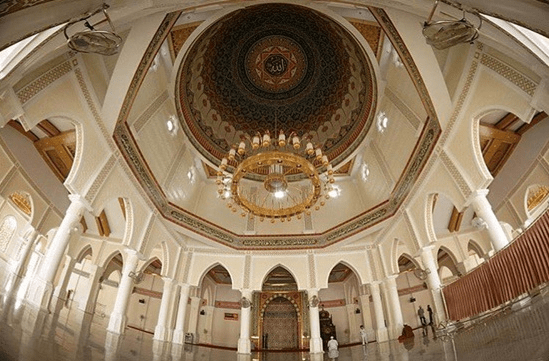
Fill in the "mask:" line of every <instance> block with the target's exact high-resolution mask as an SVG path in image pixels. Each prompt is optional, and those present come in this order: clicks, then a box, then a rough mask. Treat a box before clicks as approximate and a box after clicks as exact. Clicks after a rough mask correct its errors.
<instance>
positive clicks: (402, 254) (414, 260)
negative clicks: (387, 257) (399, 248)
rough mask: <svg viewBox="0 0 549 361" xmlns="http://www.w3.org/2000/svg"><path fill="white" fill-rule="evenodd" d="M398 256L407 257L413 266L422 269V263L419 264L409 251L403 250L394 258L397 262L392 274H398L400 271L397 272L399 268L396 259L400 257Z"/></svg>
mask: <svg viewBox="0 0 549 361" xmlns="http://www.w3.org/2000/svg"><path fill="white" fill-rule="evenodd" d="M400 257H404V258H406V259H408V260H409V261H410V262H412V263H413V264H414V266H415V267H416V268H417V269H424V268H423V267H422V264H420V263H419V262H418V260H416V259H415V258H414V257H412V256H410V254H409V253H406V252H403V253H400V254H399V255H398V257H397V258H396V262H397V264H396V272H395V273H394V274H399V273H400V272H399V269H398V260H399V259H400Z"/></svg>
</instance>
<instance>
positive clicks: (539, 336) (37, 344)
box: [0, 294, 549, 361]
mask: <svg viewBox="0 0 549 361" xmlns="http://www.w3.org/2000/svg"><path fill="white" fill-rule="evenodd" d="M106 324H107V319H106V318H102V317H100V316H95V317H94V318H92V317H90V316H89V315H86V314H84V313H83V312H81V311H78V310H76V309H71V308H67V307H64V305H63V304H61V303H58V304H57V307H56V309H55V311H54V312H52V313H45V312H37V311H36V310H35V309H33V308H31V307H29V306H26V305H25V304H24V302H22V301H21V300H17V299H15V298H13V297H8V296H7V295H5V294H4V295H1V296H0V361H4V360H6V361H8V360H23V361H50V360H52V361H53V360H55V361H62V360H107V361H114V360H155V361H156V360H172V361H176V360H184V361H218V360H220V361H233V360H234V361H255V360H257V361H259V360H261V361H304V360H308V361H323V360H329V358H328V354H323V355H310V354H308V353H299V352H293V353H278V352H271V353H268V352H262V353H253V354H252V355H237V354H236V352H235V351H230V350H220V349H216V348H208V347H200V346H192V345H184V346H181V345H172V344H169V343H160V342H156V341H153V340H152V335H150V334H147V333H143V332H141V331H137V330H133V329H127V331H126V334H125V335H124V336H116V335H113V334H110V333H108V332H106V330H105V329H106ZM337 360H338V361H364V360H368V361H373V360H384V361H415V360H425V361H429V360H433V361H477V360H478V361H519V360H520V361H522V360H529V361H530V360H532V361H537V360H539V361H547V360H549V296H542V295H540V296H536V297H535V298H533V299H532V301H531V302H528V303H526V304H523V305H521V306H520V307H514V309H513V310H511V309H508V310H505V311H502V312H500V313H498V314H497V315H494V316H492V317H490V318H486V319H484V320H482V321H481V322H478V323H477V324H476V325H474V326H472V327H468V328H467V329H461V330H458V331H457V332H455V333H452V334H449V335H442V336H439V337H436V335H435V334H434V332H433V330H432V329H426V330H416V331H415V338H414V339H413V341H411V342H407V343H399V342H396V341H391V342H385V343H381V344H376V343H370V344H369V345H368V346H366V347H364V346H352V347H344V348H341V349H340V352H339V357H338V358H337Z"/></svg>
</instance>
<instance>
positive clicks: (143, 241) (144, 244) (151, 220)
mask: <svg viewBox="0 0 549 361" xmlns="http://www.w3.org/2000/svg"><path fill="white" fill-rule="evenodd" d="M155 221H156V216H155V215H154V214H152V215H151V216H150V217H149V222H148V223H147V228H145V232H143V237H142V238H141V242H140V243H141V245H140V246H139V253H145V250H146V249H147V246H148V245H149V239H150V237H151V231H152V228H153V226H154V222H155Z"/></svg>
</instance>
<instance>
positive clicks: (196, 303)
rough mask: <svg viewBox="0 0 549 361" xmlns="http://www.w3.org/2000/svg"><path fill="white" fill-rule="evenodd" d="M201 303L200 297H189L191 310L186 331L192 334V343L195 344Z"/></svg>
mask: <svg viewBox="0 0 549 361" xmlns="http://www.w3.org/2000/svg"><path fill="white" fill-rule="evenodd" d="M201 301H202V299H201V298H200V297H196V296H193V297H191V309H190V310H189V324H188V325H187V330H188V332H189V333H192V334H193V343H196V342H197V339H198V335H197V333H196V327H197V325H198V312H199V311H200V302H201Z"/></svg>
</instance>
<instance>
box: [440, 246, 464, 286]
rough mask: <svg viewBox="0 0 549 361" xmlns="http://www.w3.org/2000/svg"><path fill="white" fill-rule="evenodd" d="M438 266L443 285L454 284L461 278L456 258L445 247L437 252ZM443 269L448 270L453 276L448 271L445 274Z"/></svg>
mask: <svg viewBox="0 0 549 361" xmlns="http://www.w3.org/2000/svg"><path fill="white" fill-rule="evenodd" d="M437 264H438V274H439V277H440V280H441V282H442V283H444V284H446V283H449V282H452V281H453V280H455V279H456V278H458V277H459V276H461V272H459V270H458V269H457V266H456V261H455V258H454V256H453V255H452V254H451V253H450V251H448V250H447V249H446V248H444V247H440V249H439V250H438V252H437ZM443 268H445V269H447V270H448V271H449V272H450V274H451V275H450V274H449V273H448V272H446V271H445V272H444V273H443V272H442V270H443Z"/></svg>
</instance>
